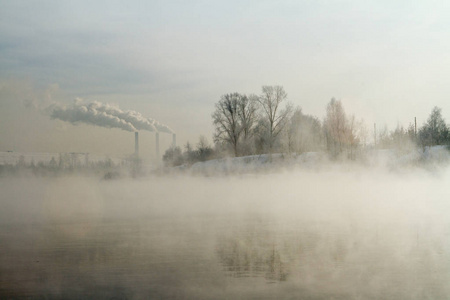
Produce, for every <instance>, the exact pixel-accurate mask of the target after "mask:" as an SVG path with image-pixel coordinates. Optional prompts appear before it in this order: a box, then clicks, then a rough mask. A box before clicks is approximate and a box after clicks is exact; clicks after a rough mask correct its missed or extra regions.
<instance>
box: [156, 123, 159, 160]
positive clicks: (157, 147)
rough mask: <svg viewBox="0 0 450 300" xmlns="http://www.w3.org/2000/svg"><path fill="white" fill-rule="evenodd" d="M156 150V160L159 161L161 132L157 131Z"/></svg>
mask: <svg viewBox="0 0 450 300" xmlns="http://www.w3.org/2000/svg"><path fill="white" fill-rule="evenodd" d="M155 138H156V140H155V150H156V160H157V161H158V162H159V132H158V131H157V132H156V133H155Z"/></svg>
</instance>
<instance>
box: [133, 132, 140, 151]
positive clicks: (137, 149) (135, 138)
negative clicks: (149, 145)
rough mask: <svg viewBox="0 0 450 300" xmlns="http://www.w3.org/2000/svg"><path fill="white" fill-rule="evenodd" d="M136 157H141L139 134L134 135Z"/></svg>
mask: <svg viewBox="0 0 450 300" xmlns="http://www.w3.org/2000/svg"><path fill="white" fill-rule="evenodd" d="M134 155H136V156H139V132H137V131H136V132H135V133H134Z"/></svg>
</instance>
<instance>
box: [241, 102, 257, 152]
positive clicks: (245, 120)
mask: <svg viewBox="0 0 450 300" xmlns="http://www.w3.org/2000/svg"><path fill="white" fill-rule="evenodd" d="M256 99H257V96H256V95H251V96H249V97H247V96H245V95H244V96H242V97H241V98H240V100H239V102H238V107H239V110H238V115H239V120H240V124H241V126H242V137H241V139H242V142H241V148H242V153H243V154H244V155H247V154H250V153H251V152H252V151H251V148H252V142H253V136H254V132H255V130H254V129H255V125H256V121H257V117H258V116H257V113H256V112H257V106H256V103H257V102H256V101H257V100H256Z"/></svg>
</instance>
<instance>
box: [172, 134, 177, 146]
mask: <svg viewBox="0 0 450 300" xmlns="http://www.w3.org/2000/svg"><path fill="white" fill-rule="evenodd" d="M176 146H177V135H176V134H175V133H174V134H172V147H173V148H175V147H176Z"/></svg>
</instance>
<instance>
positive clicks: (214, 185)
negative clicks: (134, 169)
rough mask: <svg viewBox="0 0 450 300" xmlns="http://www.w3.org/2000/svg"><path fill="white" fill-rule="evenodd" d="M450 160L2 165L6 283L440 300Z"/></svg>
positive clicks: (22, 293) (7, 288)
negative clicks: (229, 169) (114, 174)
mask: <svg viewBox="0 0 450 300" xmlns="http://www.w3.org/2000/svg"><path fill="white" fill-rule="evenodd" d="M449 180H450V172H449V169H448V168H442V169H439V170H435V171H433V172H430V171H424V170H421V169H418V168H411V169H408V170H406V171H400V172H390V171H387V170H385V169H366V168H363V167H358V166H353V165H339V166H337V165H336V166H334V167H329V168H322V169H321V170H315V169H314V170H313V169H310V170H295V171H285V172H279V173H268V174H247V175H233V176H213V177H203V176H188V175H177V176H160V177H157V176H155V177H147V178H140V179H119V180H112V181H108V180H99V179H98V178H95V177H87V176H85V177H81V176H65V177H60V178H48V177H47V178H33V177H28V178H18V177H16V178H12V177H4V178H0V190H1V191H2V193H1V196H0V200H1V206H2V210H1V211H0V222H1V224H0V260H1V261H0V294H1V295H6V296H10V297H19V298H20V297H31V298H50V299H53V298H65V299H70V298H73V299H80V298H83V299H89V298H90V299H98V298H108V299H112V298H114V297H115V299H147V298H149V299H159V298H164V299H166V298H168V299H445V298H447V297H448V295H450V284H449V282H450V264H449V261H450V260H449V258H450V222H449V221H448V215H449V213H450V204H449V203H448V199H450V190H449V189H448V182H449Z"/></svg>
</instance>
